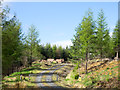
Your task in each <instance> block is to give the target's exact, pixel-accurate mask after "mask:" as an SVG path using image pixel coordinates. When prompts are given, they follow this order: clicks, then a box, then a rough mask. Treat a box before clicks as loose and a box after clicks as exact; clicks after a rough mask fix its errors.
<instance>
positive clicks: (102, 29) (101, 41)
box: [96, 9, 110, 59]
mask: <svg viewBox="0 0 120 90" xmlns="http://www.w3.org/2000/svg"><path fill="white" fill-rule="evenodd" d="M105 19H106V18H105V17H104V12H103V10H102V9H101V11H100V12H99V14H98V19H97V33H96V46H97V48H96V50H97V53H98V55H100V57H101V59H102V57H103V55H106V53H108V52H109V42H110V36H109V30H108V26H107V23H106V21H105Z"/></svg>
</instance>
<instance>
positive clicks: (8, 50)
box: [1, 7, 23, 73]
mask: <svg viewBox="0 0 120 90" xmlns="http://www.w3.org/2000/svg"><path fill="white" fill-rule="evenodd" d="M9 13H10V9H9V8H8V7H5V8H4V9H3V11H2V13H1V16H2V25H1V26H2V69H3V73H5V71H10V69H11V68H12V66H13V65H15V64H17V66H19V65H18V64H19V62H20V57H21V55H22V50H23V45H22V36H23V35H22V32H21V23H20V22H19V21H18V19H17V18H16V16H15V15H14V16H13V17H12V18H9V17H7V15H8V14H9ZM6 73H7V72H6ZM8 73H9V72H8Z"/></svg>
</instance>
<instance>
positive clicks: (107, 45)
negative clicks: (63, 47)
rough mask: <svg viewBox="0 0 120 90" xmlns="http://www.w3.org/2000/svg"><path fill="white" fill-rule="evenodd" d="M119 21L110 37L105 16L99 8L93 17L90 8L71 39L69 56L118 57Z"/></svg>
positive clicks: (91, 57)
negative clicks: (94, 17) (95, 16)
mask: <svg viewBox="0 0 120 90" xmlns="http://www.w3.org/2000/svg"><path fill="white" fill-rule="evenodd" d="M119 27H120V22H117V24H116V26H115V28H114V30H113V34H112V36H111V37H110V34H109V32H110V31H109V27H108V24H107V22H106V17H105V16H104V12H103V10H102V9H101V10H100V12H99V13H98V18H97V20H94V19H93V12H92V11H91V9H89V10H88V13H87V14H86V15H85V16H84V17H83V19H82V21H81V23H80V24H79V26H78V27H77V28H76V30H75V31H76V34H75V35H74V38H73V39H72V43H73V46H71V50H70V51H71V53H70V54H71V56H72V58H74V59H79V60H86V73H87V61H88V59H93V58H100V59H102V58H112V59H113V58H114V57H116V59H118V56H119V57H120V54H119V53H120V30H119Z"/></svg>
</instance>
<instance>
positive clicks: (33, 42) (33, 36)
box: [26, 25, 40, 65]
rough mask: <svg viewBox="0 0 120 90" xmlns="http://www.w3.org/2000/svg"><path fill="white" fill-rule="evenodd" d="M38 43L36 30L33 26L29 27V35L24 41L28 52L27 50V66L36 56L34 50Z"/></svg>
mask: <svg viewBox="0 0 120 90" xmlns="http://www.w3.org/2000/svg"><path fill="white" fill-rule="evenodd" d="M39 42H40V39H39V38H38V32H37V30H36V27H35V26H34V25H31V26H30V28H29V33H28V36H27V39H26V43H27V45H28V50H29V52H30V53H29V55H30V58H29V64H30V65H31V64H32V57H35V56H36V54H37V53H36V51H37V50H36V48H37V46H38V44H39Z"/></svg>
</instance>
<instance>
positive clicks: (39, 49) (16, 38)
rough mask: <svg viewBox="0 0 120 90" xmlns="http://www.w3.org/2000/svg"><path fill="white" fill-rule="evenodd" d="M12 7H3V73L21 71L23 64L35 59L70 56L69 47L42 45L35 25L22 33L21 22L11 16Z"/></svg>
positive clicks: (30, 62) (25, 64) (28, 63)
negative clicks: (25, 32)
mask: <svg viewBox="0 0 120 90" xmlns="http://www.w3.org/2000/svg"><path fill="white" fill-rule="evenodd" d="M9 14H10V9H9V8H8V7H5V8H3V10H2V12H1V13H0V16H1V17H2V24H1V27H2V74H3V75H7V74H10V73H12V72H14V71H19V70H20V67H21V66H24V67H27V66H29V65H31V64H32V61H33V60H36V59H39V60H42V59H48V58H54V59H57V58H64V59H65V60H67V58H68V55H69V54H68V48H66V49H64V48H62V47H61V46H59V47H57V46H56V45H53V46H51V45H50V44H46V45H45V46H44V45H40V39H39V38H38V37H39V34H38V32H37V29H36V27H35V26H34V25H31V26H30V27H29V29H28V30H29V32H28V35H26V36H25V35H24V34H23V33H22V28H21V23H20V22H19V20H18V19H17V17H16V16H15V15H14V16H13V17H12V18H9Z"/></svg>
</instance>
